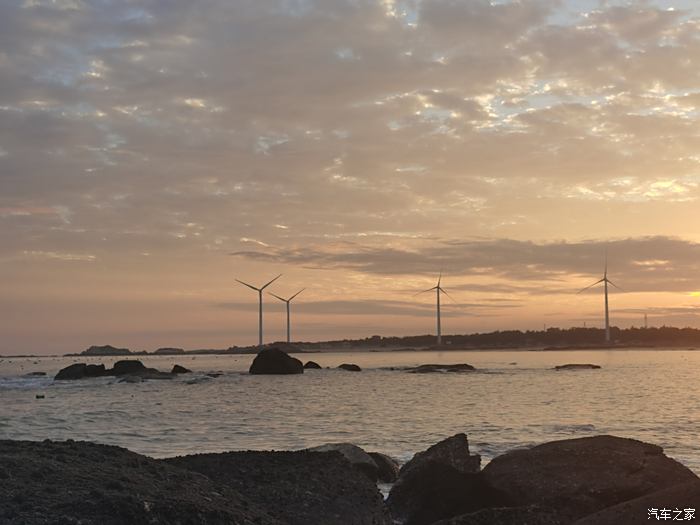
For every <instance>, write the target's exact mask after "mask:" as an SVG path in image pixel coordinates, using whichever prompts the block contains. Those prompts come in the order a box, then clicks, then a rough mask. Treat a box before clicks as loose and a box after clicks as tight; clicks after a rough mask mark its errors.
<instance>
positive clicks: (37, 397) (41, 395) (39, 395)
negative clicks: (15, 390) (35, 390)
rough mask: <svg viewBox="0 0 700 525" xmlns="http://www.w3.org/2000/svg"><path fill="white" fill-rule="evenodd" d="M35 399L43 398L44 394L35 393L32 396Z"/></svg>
mask: <svg viewBox="0 0 700 525" xmlns="http://www.w3.org/2000/svg"><path fill="white" fill-rule="evenodd" d="M34 398H35V399H45V398H46V396H45V395H44V394H37V395H35V396H34Z"/></svg>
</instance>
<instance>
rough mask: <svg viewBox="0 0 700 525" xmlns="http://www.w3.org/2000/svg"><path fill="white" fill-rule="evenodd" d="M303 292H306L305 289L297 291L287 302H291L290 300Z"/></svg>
mask: <svg viewBox="0 0 700 525" xmlns="http://www.w3.org/2000/svg"><path fill="white" fill-rule="evenodd" d="M304 290H306V288H302V289H301V290H299V291H298V292H297V293H295V294H294V295H292V296H291V297H290V298H289V300H290V301H291V300H292V299H294V298H295V297H296V296H297V295H299V294H300V293H301V292H303V291H304Z"/></svg>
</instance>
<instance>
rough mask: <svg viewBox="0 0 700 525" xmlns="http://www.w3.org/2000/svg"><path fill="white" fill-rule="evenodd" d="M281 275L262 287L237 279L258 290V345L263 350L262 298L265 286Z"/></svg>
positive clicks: (280, 275)
mask: <svg viewBox="0 0 700 525" xmlns="http://www.w3.org/2000/svg"><path fill="white" fill-rule="evenodd" d="M280 277H282V274H279V275H278V276H277V277H275V278H274V279H272V280H271V281H270V282H269V283H267V284H265V285H263V286H261V287H260V288H256V287H255V286H253V285H252V284H248V283H244V282H243V281H239V280H238V279H236V281H237V282H239V283H241V284H242V285H244V286H247V287H248V288H251V289H253V290H255V291H256V292H258V300H259V308H258V311H259V321H258V329H259V330H258V331H259V333H258V347H259V348H260V349H261V350H262V346H263V316H262V303H263V301H262V298H263V290H264V289H265V288H267V287H268V286H270V285H271V284H272V283H274V282H275V281H276V280H277V279H279V278H280Z"/></svg>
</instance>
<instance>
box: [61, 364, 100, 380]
mask: <svg viewBox="0 0 700 525" xmlns="http://www.w3.org/2000/svg"><path fill="white" fill-rule="evenodd" d="M104 375H105V365H87V364H85V363H74V364H72V365H68V366H67V367H65V368H62V369H61V370H59V371H58V374H56V376H55V377H54V379H55V380H59V381H63V380H69V379H84V378H86V377H102V376H104Z"/></svg>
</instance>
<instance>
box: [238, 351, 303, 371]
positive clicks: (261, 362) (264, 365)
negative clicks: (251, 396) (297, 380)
mask: <svg viewBox="0 0 700 525" xmlns="http://www.w3.org/2000/svg"><path fill="white" fill-rule="evenodd" d="M249 373H251V374H303V373H304V365H303V364H302V363H301V361H299V360H298V359H296V358H294V357H291V356H290V355H288V354H287V353H285V352H283V351H282V350H280V349H279V348H266V349H265V350H261V351H260V352H258V355H256V356H255V359H254V360H253V363H252V364H251V365H250V369H249Z"/></svg>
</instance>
